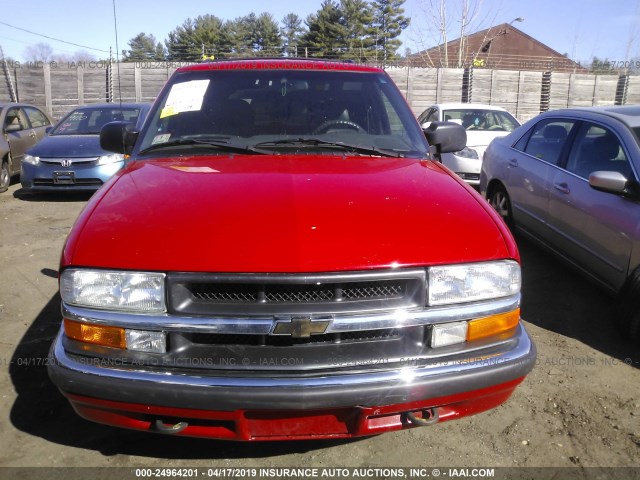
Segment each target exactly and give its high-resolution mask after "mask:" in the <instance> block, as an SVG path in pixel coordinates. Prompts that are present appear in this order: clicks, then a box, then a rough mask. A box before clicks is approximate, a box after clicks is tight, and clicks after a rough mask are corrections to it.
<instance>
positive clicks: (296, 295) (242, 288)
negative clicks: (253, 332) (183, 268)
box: [188, 281, 406, 304]
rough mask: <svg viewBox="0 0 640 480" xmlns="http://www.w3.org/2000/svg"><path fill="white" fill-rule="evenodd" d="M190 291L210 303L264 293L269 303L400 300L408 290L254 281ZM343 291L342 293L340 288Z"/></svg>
mask: <svg viewBox="0 0 640 480" xmlns="http://www.w3.org/2000/svg"><path fill="white" fill-rule="evenodd" d="M188 288H189V290H190V291H191V293H192V294H193V296H194V298H196V300H198V301H201V302H207V303H256V302H258V301H259V299H260V296H261V295H260V294H261V293H263V294H264V301H265V302H266V303H275V304H278V303H323V302H334V301H336V300H337V299H338V298H340V299H341V300H342V301H363V300H369V299H384V298H388V299H396V298H401V297H402V296H403V295H404V294H405V292H406V285H405V283H404V282H400V281H394V282H390V281H382V282H364V283H354V284H345V285H342V284H340V285H338V284H327V285H267V286H266V287H263V286H260V285H251V284H191V285H190V286H189V287H188ZM338 289H339V290H341V291H342V294H341V295H338V294H337V293H336V292H337V290H338Z"/></svg>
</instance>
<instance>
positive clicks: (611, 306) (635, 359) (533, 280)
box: [516, 235, 640, 368]
mask: <svg viewBox="0 0 640 480" xmlns="http://www.w3.org/2000/svg"><path fill="white" fill-rule="evenodd" d="M516 240H517V242H518V247H519V249H520V255H521V257H522V276H523V278H522V298H523V300H522V318H523V319H524V320H526V321H527V322H530V323H532V324H534V325H536V326H538V327H540V328H544V329H545V330H549V331H552V332H556V333H558V334H560V335H563V336H566V337H571V338H574V339H576V340H579V341H581V342H582V343H584V344H586V345H589V346H590V347H592V348H594V349H596V350H598V351H600V352H602V353H603V354H604V355H606V356H609V357H612V358H613V359H617V360H618V361H625V360H627V362H629V360H630V362H629V363H630V364H632V365H633V366H635V367H636V368H640V351H639V349H638V347H637V346H635V345H634V344H632V343H631V341H630V340H629V339H628V338H626V337H625V336H623V334H622V333H620V331H619V330H618V328H617V327H616V324H615V321H614V318H613V314H614V311H615V298H613V297H611V296H609V295H608V294H606V293H605V292H604V291H602V290H600V289H599V288H598V287H596V286H595V285H594V284H593V283H591V282H590V281H588V280H587V279H586V278H584V277H583V276H582V275H580V274H579V273H578V272H577V271H575V270H574V269H573V268H572V267H570V266H568V265H566V264H565V263H564V262H562V261H560V260H558V259H557V258H556V257H555V256H553V255H551V254H549V253H547V252H546V251H544V250H542V249H540V248H538V247H537V246H536V245H535V244H533V243H532V242H531V241H530V240H527V239H525V238H524V237H522V236H521V235H520V236H517V237H516Z"/></svg>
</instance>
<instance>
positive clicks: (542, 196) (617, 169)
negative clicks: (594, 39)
mask: <svg viewBox="0 0 640 480" xmlns="http://www.w3.org/2000/svg"><path fill="white" fill-rule="evenodd" d="M639 138H640V106H623V107H597V108H580V109H567V110H557V111H553V112H547V113H544V114H541V115H539V116H538V117H536V118H534V119H532V120H530V121H529V122H527V123H525V124H524V125H523V126H521V127H520V128H518V129H516V130H515V131H514V132H512V133H511V134H509V135H507V136H506V137H503V138H498V139H496V140H494V141H493V142H492V143H491V145H490V146H489V148H488V149H487V151H486V153H485V156H484V161H483V165H482V171H481V174H480V191H481V193H482V194H483V195H484V196H485V197H486V198H487V200H488V201H489V202H490V203H491V205H493V207H494V208H495V209H496V210H497V211H498V212H499V213H500V215H501V216H502V217H503V219H504V220H505V221H506V222H507V224H508V225H509V226H511V227H512V228H514V229H516V230H518V231H519V232H521V233H523V234H525V235H526V236H527V237H529V238H531V239H533V240H534V241H536V242H538V243H539V244H542V245H543V246H544V247H546V248H548V249H549V250H551V251H552V252H553V253H555V254H557V255H559V256H560V257H562V258H563V259H564V260H566V261H568V262H569V263H571V264H572V265H573V266H574V267H576V268H577V269H579V270H580V271H581V272H583V273H584V274H586V275H587V276H588V277H590V278H591V279H593V280H594V281H596V282H597V283H598V284H600V285H601V286H602V287H604V288H605V289H606V290H608V291H609V292H611V293H613V294H615V295H618V298H619V302H618V309H617V312H616V318H617V321H618V323H619V324H620V326H621V327H622V329H623V331H624V332H625V333H626V334H627V335H629V336H630V337H631V338H633V339H635V341H636V342H640V267H639V265H640V184H639V183H638V179H639V178H640V176H639V175H638V174H639V173H640V144H639Z"/></svg>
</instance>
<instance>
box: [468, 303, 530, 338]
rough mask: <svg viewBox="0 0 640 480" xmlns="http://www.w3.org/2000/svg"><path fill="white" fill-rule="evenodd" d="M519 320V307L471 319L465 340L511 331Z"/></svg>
mask: <svg viewBox="0 0 640 480" xmlns="http://www.w3.org/2000/svg"><path fill="white" fill-rule="evenodd" d="M519 321H520V309H519V308H516V309H515V310H512V311H511V312H507V313H499V314H497V315H491V316H490V317H484V318H479V319H477V320H471V321H470V322H469V328H468V329H467V342H472V341H474V340H480V339H482V338H487V337H493V336H494V335H500V334H507V333H512V332H513V330H515V328H516V327H517V326H518V322H519Z"/></svg>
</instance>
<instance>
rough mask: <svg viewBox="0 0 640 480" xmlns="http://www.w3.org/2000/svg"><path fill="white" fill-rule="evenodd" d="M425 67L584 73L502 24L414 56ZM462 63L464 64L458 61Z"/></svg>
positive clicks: (577, 65)
mask: <svg viewBox="0 0 640 480" xmlns="http://www.w3.org/2000/svg"><path fill="white" fill-rule="evenodd" d="M411 58H412V64H413V65H415V64H416V62H420V63H421V64H422V65H423V66H426V67H449V68H467V67H472V66H473V67H475V68H494V69H500V70H534V71H558V70H560V71H579V72H583V71H585V69H584V67H582V66H581V65H580V64H578V63H576V62H574V61H573V60H571V59H569V58H567V57H566V56H565V55H563V54H561V53H560V52H558V51H556V50H554V49H553V48H551V47H549V46H547V45H545V44H544V43H542V42H540V41H539V40H536V39H535V38H533V37H531V36H529V35H527V34H526V33H524V32H523V31H521V30H519V29H517V28H516V27H514V26H513V25H511V24H508V23H503V24H500V25H496V26H494V27H490V28H486V29H484V30H481V31H479V32H476V33H473V34H471V35H467V36H465V37H464V38H463V40H462V42H461V40H460V38H457V39H455V40H452V41H450V42H447V43H445V44H443V45H438V46H435V47H432V48H430V49H428V50H424V51H422V52H419V53H416V54H414V55H412V56H411ZM459 60H461V62H460V61H459Z"/></svg>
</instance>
